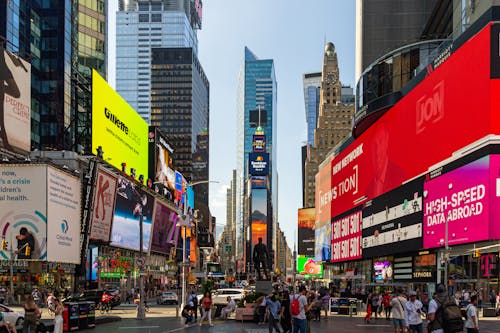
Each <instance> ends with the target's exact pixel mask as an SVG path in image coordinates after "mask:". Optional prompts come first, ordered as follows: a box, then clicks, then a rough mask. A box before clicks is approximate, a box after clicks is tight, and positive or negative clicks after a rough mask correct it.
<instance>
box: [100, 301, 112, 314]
mask: <svg viewBox="0 0 500 333" xmlns="http://www.w3.org/2000/svg"><path fill="white" fill-rule="evenodd" d="M98 307H99V309H100V310H101V314H104V313H109V312H110V311H111V305H110V304H109V303H103V302H101V303H99V306H98Z"/></svg>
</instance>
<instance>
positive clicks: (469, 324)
mask: <svg viewBox="0 0 500 333" xmlns="http://www.w3.org/2000/svg"><path fill="white" fill-rule="evenodd" d="M477 304H478V296H477V295H472V296H471V297H470V303H469V305H467V309H466V312H465V313H466V315H467V320H466V321H465V325H464V326H465V328H466V329H467V333H479V319H478V314H477Z"/></svg>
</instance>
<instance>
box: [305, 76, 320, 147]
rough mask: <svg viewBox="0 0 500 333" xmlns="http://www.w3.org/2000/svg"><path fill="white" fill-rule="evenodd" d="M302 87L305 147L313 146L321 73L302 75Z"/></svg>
mask: <svg viewBox="0 0 500 333" xmlns="http://www.w3.org/2000/svg"><path fill="white" fill-rule="evenodd" d="M302 83H303V86H304V105H305V110H306V123H307V145H308V146H312V145H314V130H315V129H316V123H317V121H318V113H319V95H320V89H321V72H315V73H305V74H304V75H302Z"/></svg>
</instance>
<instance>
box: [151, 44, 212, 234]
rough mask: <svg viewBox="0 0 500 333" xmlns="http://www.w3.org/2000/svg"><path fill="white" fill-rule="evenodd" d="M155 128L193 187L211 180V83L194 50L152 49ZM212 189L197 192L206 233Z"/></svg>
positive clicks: (204, 185) (200, 187)
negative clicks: (158, 129) (169, 146)
mask: <svg viewBox="0 0 500 333" xmlns="http://www.w3.org/2000/svg"><path fill="white" fill-rule="evenodd" d="M151 125H152V126H156V127H159V128H160V129H161V130H162V132H164V133H165V134H166V135H167V136H168V138H169V142H170V143H171V144H172V146H173V149H174V156H175V164H176V165H175V167H176V169H177V170H179V172H181V173H182V174H183V176H184V177H185V178H186V180H187V181H188V182H189V183H192V184H196V182H198V181H207V180H208V175H209V151H210V149H209V133H210V132H209V82H208V79H207V77H206V75H205V72H204V71H203V68H202V67H201V64H200V62H199V61H198V58H197V57H196V53H195V52H194V50H193V48H153V49H152V60H151ZM208 188H209V187H208V184H207V183H201V184H197V185H195V187H194V188H193V190H194V192H195V209H198V210H199V211H200V213H201V220H202V223H201V224H199V227H201V228H203V229H204V230H205V231H206V232H208V230H210V228H209V226H210V223H209V222H210V217H211V214H210V210H209V209H208ZM201 239H202V237H201V238H199V240H201ZM213 241H214V238H213V235H212V237H211V242H212V243H213Z"/></svg>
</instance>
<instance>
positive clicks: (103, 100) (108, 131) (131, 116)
mask: <svg viewBox="0 0 500 333" xmlns="http://www.w3.org/2000/svg"><path fill="white" fill-rule="evenodd" d="M99 146H101V147H102V150H103V152H104V155H103V159H104V160H105V161H106V162H108V163H109V164H111V165H113V166H115V167H117V168H118V169H121V167H122V163H126V168H127V174H129V175H130V170H131V169H132V168H134V169H135V170H136V174H137V177H139V175H144V178H147V177H148V124H147V123H146V122H145V121H144V119H142V117H141V116H140V115H139V114H138V113H137V112H136V111H135V110H134V109H133V108H132V107H131V106H130V105H129V104H128V103H127V102H126V101H125V100H124V99H123V98H122V97H121V96H120V95H119V94H118V93H117V92H116V91H114V90H113V88H111V87H110V86H109V84H108V83H107V82H106V80H104V78H102V76H100V75H99V73H97V72H96V71H95V70H93V71H92V153H93V154H96V155H97V148H98V147H99Z"/></svg>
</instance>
